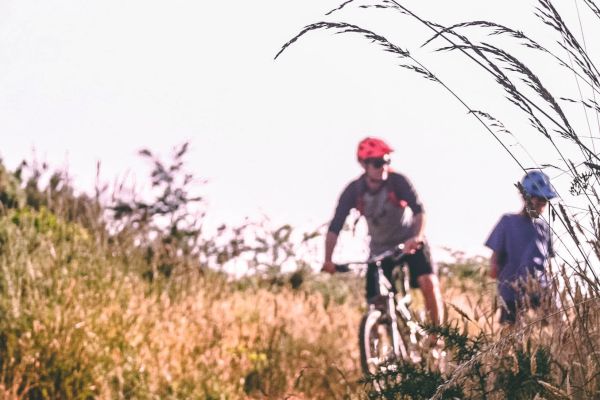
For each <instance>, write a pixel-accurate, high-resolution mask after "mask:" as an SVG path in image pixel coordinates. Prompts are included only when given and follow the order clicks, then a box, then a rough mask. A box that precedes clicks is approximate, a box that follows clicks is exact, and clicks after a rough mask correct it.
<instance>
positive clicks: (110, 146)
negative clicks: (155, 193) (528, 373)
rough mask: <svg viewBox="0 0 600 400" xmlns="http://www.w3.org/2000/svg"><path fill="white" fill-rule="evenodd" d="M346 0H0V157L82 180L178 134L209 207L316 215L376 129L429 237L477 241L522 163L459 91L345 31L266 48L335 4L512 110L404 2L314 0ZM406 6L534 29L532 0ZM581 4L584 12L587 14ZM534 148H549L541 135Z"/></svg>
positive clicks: (304, 223) (444, 242) (511, 198)
mask: <svg viewBox="0 0 600 400" xmlns="http://www.w3.org/2000/svg"><path fill="white" fill-rule="evenodd" d="M340 3H341V2H340V1H337V0H335V1H331V0H318V1H317V0H302V1H297V0H262V1H259V2H247V1H240V0H233V1H211V2H208V1H192V0H171V1H156V0H143V1H142V0H130V1H115V0H88V1H85V2H83V1H73V0H71V1H68V0H54V1H40V0H37V1H32V0H19V1H16V0H2V1H0V49H2V50H0V71H1V73H0V137H1V138H2V139H3V140H2V146H1V147H0V155H1V156H2V158H3V159H4V161H5V162H6V163H7V164H8V166H9V167H11V168H14V167H15V166H16V165H17V164H18V162H19V161H20V160H22V159H23V158H25V159H30V158H31V154H32V149H35V153H36V155H37V157H38V159H41V160H47V161H48V162H50V164H51V165H53V166H65V165H68V167H69V170H70V172H71V174H72V175H73V176H74V179H75V183H76V185H77V186H78V187H80V188H82V189H87V188H90V187H91V185H92V184H93V181H94V175H95V162H96V160H101V161H102V169H103V172H102V175H103V177H104V178H105V179H106V180H111V179H112V178H114V177H116V176H117V175H123V173H125V172H126V171H132V172H133V173H134V175H135V176H137V179H138V181H142V180H143V179H144V177H145V175H146V173H147V171H148V169H147V168H144V164H143V163H142V162H141V160H140V159H139V157H137V156H136V152H137V150H139V149H140V148H143V147H146V148H149V149H151V150H152V151H155V152H158V153H160V154H163V155H165V156H166V155H168V154H169V152H170V149H171V148H172V147H173V146H176V145H178V144H181V143H182V142H184V141H186V140H190V141H191V145H192V147H191V152H190V155H189V157H188V161H189V167H190V169H191V170H192V171H193V172H194V173H196V174H197V176H198V177H202V178H207V179H208V180H209V183H208V184H207V185H206V186H205V187H204V188H203V189H202V192H203V193H204V195H205V197H206V198H207V200H208V201H209V215H210V218H211V220H212V221H215V222H217V221H224V222H227V223H233V224H235V223H236V222H241V221H242V219H243V218H244V217H245V216H251V217H254V216H257V215H261V214H264V215H267V216H269V217H270V218H271V219H272V220H273V221H274V222H275V223H284V222H290V223H292V225H294V226H299V227H301V228H305V229H310V227H315V226H317V225H320V224H322V223H325V222H327V221H328V220H329V219H330V218H331V216H332V213H333V208H334V205H335V202H336V200H337V197H338V196H339V194H340V192H341V190H342V188H343V187H344V185H346V184H347V183H348V182H349V181H350V180H351V179H353V178H354V177H356V176H358V175H359V174H360V172H361V171H360V169H359V166H358V164H357V163H356V161H355V147H356V144H357V142H358V141H359V140H360V139H361V138H363V137H364V136H367V135H374V136H380V137H383V138H384V139H386V140H387V141H388V142H390V144H391V145H392V146H393V147H394V148H395V149H396V150H397V151H396V153H395V154H394V155H393V163H392V166H393V167H394V168H395V169H396V170H398V171H399V172H403V173H405V174H406V175H407V176H408V177H409V178H410V179H411V180H412V181H413V183H414V185H415V186H416V188H417V190H418V191H419V193H420V195H421V197H422V200H423V202H424V204H425V207H426V210H427V213H428V229H427V231H428V236H429V239H430V241H431V242H432V244H433V245H434V246H450V247H452V248H455V249H464V250H468V251H477V252H484V249H483V247H482V246H481V244H482V243H483V241H484V240H485V238H486V236H487V234H488V233H489V232H490V230H491V228H492V226H493V225H494V224H495V222H496V221H497V220H498V218H499V217H500V215H501V214H502V213H504V212H509V211H517V210H518V209H519V207H520V200H519V196H518V195H517V193H516V189H515V188H514V187H513V184H514V183H515V182H516V181H517V180H518V179H520V177H521V175H522V173H521V171H520V170H519V168H518V167H517V166H516V164H515V163H514V162H513V161H512V160H511V159H510V158H509V157H508V155H507V154H506V153H505V152H504V151H503V150H502V149H501V147H500V146H499V145H498V144H497V143H496V142H495V141H494V139H493V138H492V137H491V136H490V135H489V133H487V132H486V131H484V129H483V128H482V127H481V126H480V125H478V124H477V123H476V121H475V120H474V119H473V118H472V117H470V116H468V115H467V114H466V110H465V109H464V108H463V107H462V106H461V105H460V104H459V103H458V102H457V101H455V100H454V99H452V98H451V97H450V96H449V94H448V93H447V92H445V91H443V90H442V89H441V88H440V87H439V86H438V85H436V84H433V83H431V82H428V81H425V80H424V79H422V78H420V77H418V76H417V75H415V74H414V73H411V72H408V71H406V70H403V69H401V68H398V67H397V64H398V63H399V60H398V59H396V58H394V57H393V56H391V55H389V54H387V53H383V52H382V51H381V50H379V49H378V48H376V47H374V46H372V45H370V44H369V43H367V42H366V41H365V40H364V39H362V38H359V37H358V36H356V35H333V34H332V32H323V31H322V32H315V33H312V34H310V35H308V36H306V37H305V38H304V39H302V40H300V41H299V42H298V43H296V44H295V45H294V46H292V47H291V48H289V49H288V50H287V51H286V52H285V53H284V54H283V55H282V56H281V58H280V59H278V60H277V61H273V57H274V55H275V54H276V53H277V51H278V50H279V48H280V47H281V45H283V44H284V43H285V42H286V41H287V40H289V39H290V38H291V37H293V36H294V35H295V34H296V33H298V32H299V30H300V29H301V28H302V27H303V26H304V25H307V24H310V23H313V22H317V21H322V20H326V21H335V20H344V21H348V22H352V23H358V24H361V25H363V26H364V27H366V28H370V29H373V30H376V31H378V32H381V33H382V34H383V35H385V36H386V37H389V38H390V39H392V40H394V41H395V43H397V44H398V45H400V46H401V47H403V48H407V47H408V48H410V49H411V50H413V54H414V55H415V57H417V58H419V59H420V60H423V61H424V62H425V63H426V64H427V65H428V66H430V67H431V68H432V69H433V70H434V72H435V73H437V74H439V76H441V77H442V79H444V80H446V79H447V81H448V82H449V83H450V84H451V85H452V88H453V89H454V90H456V91H458V92H459V93H460V94H461V96H463V95H464V97H465V98H467V99H474V100H475V101H473V103H472V104H479V103H478V101H481V102H484V103H485V104H491V105H492V107H491V108H484V109H485V110H486V111H498V112H499V113H500V114H503V113H504V112H505V110H508V109H509V108H510V107H509V106H508V103H507V102H503V103H500V101H501V99H502V96H503V94H502V93H500V92H499V91H497V89H495V88H494V85H492V84H489V85H487V86H486V84H485V83H484V82H487V81H489V78H487V79H484V78H483V75H481V74H480V73H479V71H478V70H477V69H476V68H474V67H472V66H471V65H470V64H469V63H467V62H464V60H463V61H461V60H462V58H460V57H456V56H453V55H448V54H434V53H433V49H434V48H436V47H438V46H436V45H430V46H428V47H426V48H423V49H419V47H418V45H419V44H420V43H422V42H423V41H424V40H425V38H428V37H429V35H430V33H429V32H427V31H425V30H424V29H423V28H422V27H421V26H419V25H418V24H417V23H415V22H413V21H412V20H410V19H409V18H408V17H405V16H401V15H398V14H396V13H393V12H389V11H382V10H375V9H370V10H357V9H356V7H350V6H349V7H348V8H347V9H344V10H343V11H341V12H339V13H338V14H336V15H333V16H329V17H325V16H324V14H325V12H327V11H329V10H331V9H333V8H335V7H336V6H337V5H339V4H340ZM429 3H435V4H429ZM558 3H560V5H561V6H562V5H564V11H563V12H564V13H565V15H566V16H573V15H576V14H574V13H575V4H579V7H580V11H582V13H583V14H585V13H586V11H587V9H586V8H585V7H584V6H583V2H582V1H580V0H577V1H576V2H573V3H571V2H566V1H565V2H563V1H560V2H558ZM567 3H568V4H567ZM357 4H358V3H357ZM403 4H405V5H407V6H408V7H411V8H412V9H413V10H415V11H416V12H418V13H420V14H421V15H422V16H424V17H426V18H428V19H431V20H433V21H437V22H440V23H443V24H447V25H448V24H451V23H454V22H461V21H466V20H474V19H492V20H495V21H497V22H500V23H503V24H506V25H509V26H514V27H518V28H520V29H523V30H525V31H526V32H530V30H528V29H531V32H533V33H534V34H539V35H542V36H537V38H538V39H540V40H543V38H544V36H543V35H544V34H543V30H542V29H540V26H541V24H540V23H539V22H538V21H536V20H535V17H533V16H532V14H533V6H532V4H531V3H530V2H528V1H517V0H511V1H505V2H490V1H475V0H460V1H453V2H422V1H417V0H411V1H406V2H404V3H403ZM449 4H451V6H450V5H449ZM561 10H562V9H561ZM586 18H587V19H585V18H584V20H583V23H584V25H585V26H584V28H588V27H589V26H590V25H591V23H592V22H596V21H594V20H593V19H591V18H588V17H586ZM598 25H600V24H597V23H596V27H597V26H598ZM575 26H576V27H577V25H575ZM577 32H579V31H577ZM595 32H596V33H597V32H598V30H597V29H596V31H595ZM534 36H535V35H534ZM592 37H594V38H597V37H598V35H597V34H596V35H595V36H593V35H588V36H587V40H588V41H590V40H591V38H592ZM438 45H439V46H441V45H443V43H441V42H438ZM546 67H547V68H550V66H548V65H546V64H545V63H544V62H543V60H542V66H541V68H546ZM478 74H479V75H478ZM570 77H571V78H572V76H570ZM551 82H552V84H553V85H560V84H565V85H567V86H568V87H574V86H573V85H574V81H571V82H562V81H560V80H556V79H555V80H551ZM557 87H558V86H557ZM573 96H574V95H573ZM488 102H489V103H488ZM509 121H511V122H513V123H514V124H513V126H512V128H513V129H515V130H520V129H522V128H523V127H524V126H525V125H520V124H521V123H520V122H518V121H516V120H514V119H513V120H509ZM505 122H506V120H505ZM523 129H524V128H523ZM523 140H524V141H525V142H526V141H527V139H523ZM528 150H530V151H531V152H532V153H534V156H535V157H536V160H537V161H538V162H542V161H543V162H546V161H548V160H547V159H546V158H547V157H546V156H545V154H544V153H543V152H544V151H545V150H544V149H543V148H542V147H538V146H536V145H533V146H532V147H528ZM516 151H518V149H516ZM550 158H551V160H552V161H553V159H552V156H550Z"/></svg>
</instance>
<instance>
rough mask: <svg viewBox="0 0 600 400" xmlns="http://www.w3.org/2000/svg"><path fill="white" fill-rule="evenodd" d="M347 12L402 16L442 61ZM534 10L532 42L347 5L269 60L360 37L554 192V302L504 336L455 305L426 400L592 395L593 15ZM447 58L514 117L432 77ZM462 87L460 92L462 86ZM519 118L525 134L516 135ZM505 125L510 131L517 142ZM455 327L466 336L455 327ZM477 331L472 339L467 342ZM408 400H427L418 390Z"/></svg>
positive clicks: (491, 26)
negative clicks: (304, 41)
mask: <svg viewBox="0 0 600 400" xmlns="http://www.w3.org/2000/svg"><path fill="white" fill-rule="evenodd" d="M567 6H568V7H575V11H576V13H575V19H574V20H571V21H567V20H566V19H565V18H563V15H562V14H561V11H560V10H561V9H562V10H563V11H564V10H565V7H567ZM349 9H356V10H358V11H359V12H361V13H376V12H388V13H395V14H394V15H398V18H399V19H403V18H408V19H411V20H413V21H415V22H417V23H418V24H420V25H421V26H422V27H423V28H424V29H425V31H426V32H429V34H428V36H425V35H424V36H423V39H422V43H423V45H422V46H425V47H426V48H433V50H434V51H435V52H437V54H438V60H441V61H442V62H438V63H435V62H434V61H431V62H430V63H426V62H424V61H422V60H419V59H417V58H416V57H415V56H414V55H413V54H414V52H413V51H412V50H413V49H410V48H407V47H405V46H403V45H402V44H398V43H396V42H393V41H391V40H388V39H387V38H386V37H385V36H383V35H381V34H379V33H377V32H376V31H375V30H373V29H366V28H363V27H362V26H359V25H356V24H353V23H351V22H347V21H345V20H343V19H342V18H344V16H347V15H348V14H347V13H345V11H347V10H349ZM534 13H535V15H536V16H537V18H538V25H539V26H537V28H538V29H539V31H540V32H541V34H540V35H539V37H538V38H534V37H532V36H531V35H527V34H525V33H524V31H527V30H531V29H529V28H531V27H527V26H525V27H517V28H515V27H508V26H505V25H502V24H499V23H496V22H494V21H489V20H476V21H467V22H458V23H455V24H452V25H450V26H444V25H442V24H439V23H436V22H433V21H430V20H428V19H427V18H426V17H423V16H421V15H418V14H417V13H415V12H414V11H412V10H411V9H409V8H408V7H406V6H404V5H403V4H402V2H400V1H396V0H381V1H357V0H356V1H355V0H349V1H345V2H343V3H341V4H340V5H339V6H338V7H336V8H335V9H333V10H331V11H329V12H328V13H326V15H327V16H328V18H335V17H336V16H338V19H337V20H333V21H324V22H317V23H313V24H310V25H307V26H306V27H305V28H304V29H302V30H301V31H300V32H299V33H298V34H297V35H296V36H295V37H293V38H292V39H291V40H290V41H288V42H287V43H286V44H284V45H283V47H282V49H281V50H280V51H279V52H278V53H277V55H276V57H275V58H277V57H280V56H281V54H282V53H283V52H284V51H287V49H288V48H289V47H290V46H291V45H292V44H293V43H295V42H296V41H297V40H298V39H300V38H301V37H303V36H304V35H306V34H309V33H311V32H315V31H322V30H332V31H335V32H336V33H349V34H354V35H357V36H359V37H362V38H364V39H367V40H368V41H370V42H371V43H373V44H375V45H377V46H379V47H380V48H382V49H383V50H384V51H386V52H389V53H391V54H392V55H393V56H394V58H395V59H400V60H401V61H402V62H401V64H400V67H401V68H403V69H406V70H410V71H412V72H415V73H417V75H419V76H421V77H424V78H426V79H428V80H429V81H433V82H435V83H437V84H439V85H440V88H441V89H442V90H443V91H445V92H446V93H447V94H448V95H449V99H454V100H456V101H458V102H459V103H460V104H461V105H462V106H463V107H464V108H465V109H466V110H467V111H468V113H469V115H471V116H472V117H473V118H475V119H476V120H477V121H478V122H479V123H480V125H481V127H482V129H483V131H484V132H487V133H488V134H490V135H491V136H492V137H493V138H494V139H495V140H496V141H497V142H498V144H499V146H500V147H499V148H500V149H502V151H505V152H506V153H507V155H508V156H509V157H511V158H512V160H514V162H515V163H516V164H517V165H518V166H519V167H520V168H521V169H522V170H523V172H526V171H528V170H532V169H540V170H545V171H546V172H547V173H548V174H549V175H550V176H551V178H552V182H553V184H554V185H555V187H556V188H557V189H558V191H559V194H560V196H559V199H558V202H557V203H556V204H551V205H550V213H549V215H548V216H547V217H546V219H547V220H548V222H549V224H550V225H551V228H552V230H553V234H554V238H555V243H556V248H557V257H556V262H555V263H554V268H553V270H552V271H551V273H552V277H553V280H554V283H555V285H554V288H553V292H554V293H553V296H554V298H555V299H556V303H555V302H552V303H551V304H548V305H547V307H546V308H544V309H543V310H542V311H541V312H538V313H537V315H535V316H532V315H529V316H528V315H523V316H522V318H520V322H519V323H518V324H517V325H516V326H515V327H514V328H513V329H512V330H511V331H510V332H506V331H499V330H498V329H497V326H495V324H494V322H493V320H492V319H493V309H492V310H489V311H487V312H486V311H484V314H485V316H484V318H483V320H482V319H481V313H479V312H477V314H478V315H474V314H473V313H474V312H475V311H476V310H473V308H472V307H471V310H469V312H463V311H462V310H461V309H460V307H455V308H456V310H457V312H458V313H459V315H460V318H458V319H455V320H454V321H449V324H448V325H447V326H445V327H441V328H438V329H441V331H440V332H438V333H439V334H441V335H442V336H445V337H446V339H447V344H448V347H449V350H451V351H452V353H451V358H453V360H454V362H455V367H454V368H452V369H451V370H450V371H448V372H447V373H446V377H445V379H446V380H447V382H446V383H445V384H444V385H441V386H440V387H439V388H438V389H437V390H436V392H435V396H434V393H433V392H430V393H429V394H428V395H429V396H434V398H444V397H445V396H450V392H449V391H448V390H449V389H452V390H453V388H455V387H456V385H457V384H460V385H462V386H463V387H464V393H463V394H462V395H463V396H466V397H468V398H533V397H534V396H536V395H537V396H542V397H543V398H597V397H599V396H600V381H599V380H598V378H597V377H598V375H599V373H600V357H599V356H598V350H600V336H599V335H600V332H599V331H598V325H597V319H598V318H599V317H600V307H599V306H598V300H599V298H598V294H599V289H600V279H599V270H598V266H599V265H600V263H599V261H600V229H599V226H600V211H599V210H600V208H599V204H600V197H599V195H598V193H599V189H600V156H599V154H598V150H596V143H595V141H596V140H598V139H600V107H599V102H598V95H599V94H600V72H599V70H598V67H597V62H598V60H597V58H596V59H594V57H597V56H598V54H596V53H594V52H595V51H596V50H597V47H598V46H597V43H596V42H597V37H595V36H592V35H590V34H588V33H586V32H585V27H584V24H583V23H582V20H583V19H584V17H589V18H588V19H587V20H586V21H588V22H589V21H590V20H591V21H592V23H595V24H599V23H600V21H599V20H598V18H600V13H599V7H598V6H597V4H596V3H595V2H594V1H593V0H585V1H580V2H577V1H576V2H574V3H573V4H571V3H569V4H568V5H566V4H564V3H560V8H557V7H556V5H555V4H554V3H553V2H552V1H550V0H539V1H538V2H537V7H536V9H535V10H534ZM372 15H374V14H372ZM398 26H403V25H402V24H398ZM588 26H589V25H588ZM399 29H401V28H399ZM409 34H410V35H414V32H411V33H409V32H406V35H407V42H410V40H408V35H409ZM586 35H587V36H586ZM586 40H587V42H586ZM447 53H457V54H460V55H462V56H463V58H462V62H463V64H465V65H466V64H469V65H474V66H475V67H477V68H478V69H479V70H480V71H481V72H482V75H481V78H479V79H482V80H486V79H487V80H489V81H490V82H492V83H495V84H496V85H497V87H499V88H500V89H501V90H502V91H503V93H504V95H505V97H506V100H507V101H508V104H509V105H511V106H512V107H513V109H514V110H515V111H516V113H512V114H510V115H508V116H504V115H505V114H504V111H503V110H500V107H499V109H497V110H496V109H491V110H488V109H485V108H483V107H482V106H483V105H482V106H477V105H474V104H476V103H475V101H474V100H471V97H475V96H474V95H473V93H468V92H467V94H464V95H463V94H461V95H459V94H458V93H457V91H455V90H454V88H453V86H452V83H450V82H451V80H450V79H445V80H442V79H441V78H440V77H439V74H438V73H436V72H435V69H436V68H438V69H439V70H440V72H444V76H446V77H448V76H452V75H453V74H457V71H455V70H450V69H449V67H447V65H446V64H444V63H443V57H444V56H445V54H447ZM544 63H545V64H548V63H554V64H555V66H556V68H555V71H554V72H553V73H554V75H549V74H548V72H547V71H546V69H544V68H541V67H542V65H540V64H544ZM440 65H441V67H440ZM556 71H558V72H556ZM557 80H561V81H571V82H574V84H573V87H572V88H571V90H569V91H568V92H569V93H567V92H563V90H565V89H562V88H561V89H553V88H556V87H557V86H556V85H553V83H555V82H556V81H557ZM478 83H480V82H478ZM481 83H483V82H481ZM461 89H463V90H462V92H465V90H464V89H465V88H464V87H463V88H461ZM557 90H561V92H557ZM575 106H577V107H575ZM495 114H500V115H503V116H504V118H501V117H499V116H498V115H495ZM523 120H524V121H526V122H527V124H528V127H526V126H525V127H524V126H523V124H522V121H523ZM511 126H514V127H517V128H518V133H516V132H517V131H515V130H514V129H513V128H511ZM515 143H516V144H517V145H518V146H516V147H515V146H514V144H515ZM524 143H527V145H525V144H524ZM516 149H518V150H519V151H517V150H516ZM538 149H546V150H545V151H542V152H540V151H537V150H538ZM517 178H518V177H515V180H516V179H517ZM532 290H533V289H532ZM473 297H476V296H473ZM450 301H451V300H450ZM474 301H477V298H475V299H474ZM549 321H550V322H551V323H550V325H547V323H548V322H549ZM473 325H477V329H473V328H472V326H473ZM459 326H462V328H461V329H459V330H457V328H458V327H459ZM474 331H475V332H479V333H478V334H477V335H473V334H472V332H474ZM413 372H414V371H413ZM422 372H423V373H425V372H427V371H422ZM411 373H412V372H411ZM396 375H398V374H396ZM411 376H413V375H411ZM394 379H397V377H396V378H394ZM407 390H408V389H406V388H403V386H402V384H399V385H398V386H396V387H395V388H393V389H391V390H390V391H389V392H387V393H377V392H374V396H378V395H379V396H382V397H386V396H387V397H386V398H405V397H407V398H408V397H410V396H409V395H410V394H411V393H409V392H407ZM412 395H413V397H414V398H420V397H418V396H425V394H423V393H421V394H417V393H416V392H415V393H412ZM426 397H427V396H426ZM424 398H425V397H424Z"/></svg>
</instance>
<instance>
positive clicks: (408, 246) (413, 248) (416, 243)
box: [404, 237, 423, 254]
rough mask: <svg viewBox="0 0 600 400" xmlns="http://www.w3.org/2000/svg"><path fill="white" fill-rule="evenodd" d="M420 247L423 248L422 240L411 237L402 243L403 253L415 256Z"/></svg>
mask: <svg viewBox="0 0 600 400" xmlns="http://www.w3.org/2000/svg"><path fill="white" fill-rule="evenodd" d="M421 247H423V239H420V238H417V237H412V238H410V239H408V240H407V241H406V242H404V253H406V254H415V253H416V252H417V250H419V249H420V248H421Z"/></svg>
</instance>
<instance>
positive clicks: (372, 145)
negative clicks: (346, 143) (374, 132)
mask: <svg viewBox="0 0 600 400" xmlns="http://www.w3.org/2000/svg"><path fill="white" fill-rule="evenodd" d="M392 151H394V149H392V148H391V147H390V146H388V145H387V143H386V142H384V141H383V140H381V139H377V138H374V137H367V138H364V139H363V140H361V141H360V143H359V144H358V150H357V152H356V156H357V157H358V159H359V160H360V161H363V160H366V159H367V158H379V157H383V156H385V155H386V154H390V153H391V152H392Z"/></svg>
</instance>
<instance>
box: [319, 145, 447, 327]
mask: <svg viewBox="0 0 600 400" xmlns="http://www.w3.org/2000/svg"><path fill="white" fill-rule="evenodd" d="M392 151H393V150H392V148H391V147H389V146H388V145H387V144H386V143H385V142H384V141H383V140H381V139H377V138H372V137H367V138H365V139H364V140H362V141H361V142H360V143H359V145H358V151H357V158H358V162H359V163H360V165H361V166H362V167H363V168H364V171H365V172H364V174H363V175H361V176H360V177H359V178H357V179H355V180H354V181H352V182H351V183H350V184H349V185H348V186H347V187H346V188H345V189H344V191H343V192H342V195H341V196H340V200H339V203H338V205H337V207H336V210H335V215H334V217H333V219H332V221H331V224H330V225H329V230H328V232H327V236H326V239H325V261H324V263H323V271H326V272H329V273H334V272H335V264H334V263H333V262H332V261H331V257H332V255H333V250H334V248H335V246H336V243H337V239H338V235H339V232H340V231H341V229H342V227H343V225H344V222H345V220H346V217H347V216H348V214H349V212H350V210H351V209H353V208H354V209H356V210H358V211H359V212H360V214H361V215H362V216H364V217H365V219H366V221H367V226H368V230H369V236H370V237H371V241H370V251H371V255H376V254H380V253H382V252H384V251H386V250H389V249H391V248H393V247H394V246H397V245H398V244H401V243H403V244H404V251H405V252H406V253H408V254H410V255H409V256H407V257H406V263H407V264H408V267H409V274H410V284H411V286H412V287H419V288H420V289H421V291H422V292H423V297H424V299H425V307H426V308H427V311H428V314H429V317H430V318H431V321H432V322H433V323H436V324H439V323H441V321H442V319H443V312H444V311H443V310H444V309H443V305H442V300H441V292H440V285H439V280H438V277H437V275H436V271H435V268H434V264H433V263H432V261H431V256H430V251H429V246H428V244H427V242H426V241H425V212H424V210H423V205H422V204H421V201H420V200H419V198H418V196H417V193H416V191H415V189H414V188H413V186H412V185H411V183H410V182H409V181H408V179H407V178H406V177H405V176H404V175H401V174H398V173H395V172H392V171H391V170H390V168H389V163H390V153H391V152H392ZM382 267H383V271H384V273H385V275H386V276H387V277H388V278H391V275H392V269H393V268H394V267H395V266H394V265H393V264H387V263H385V262H384V264H383V265H382ZM377 280H378V273H377V267H376V266H375V265H369V267H368V270H367V290H366V292H367V293H366V294H367V301H373V300H374V299H376V298H377V295H378V294H379V293H378V288H379V286H378V282H377ZM390 281H391V279H390Z"/></svg>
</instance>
